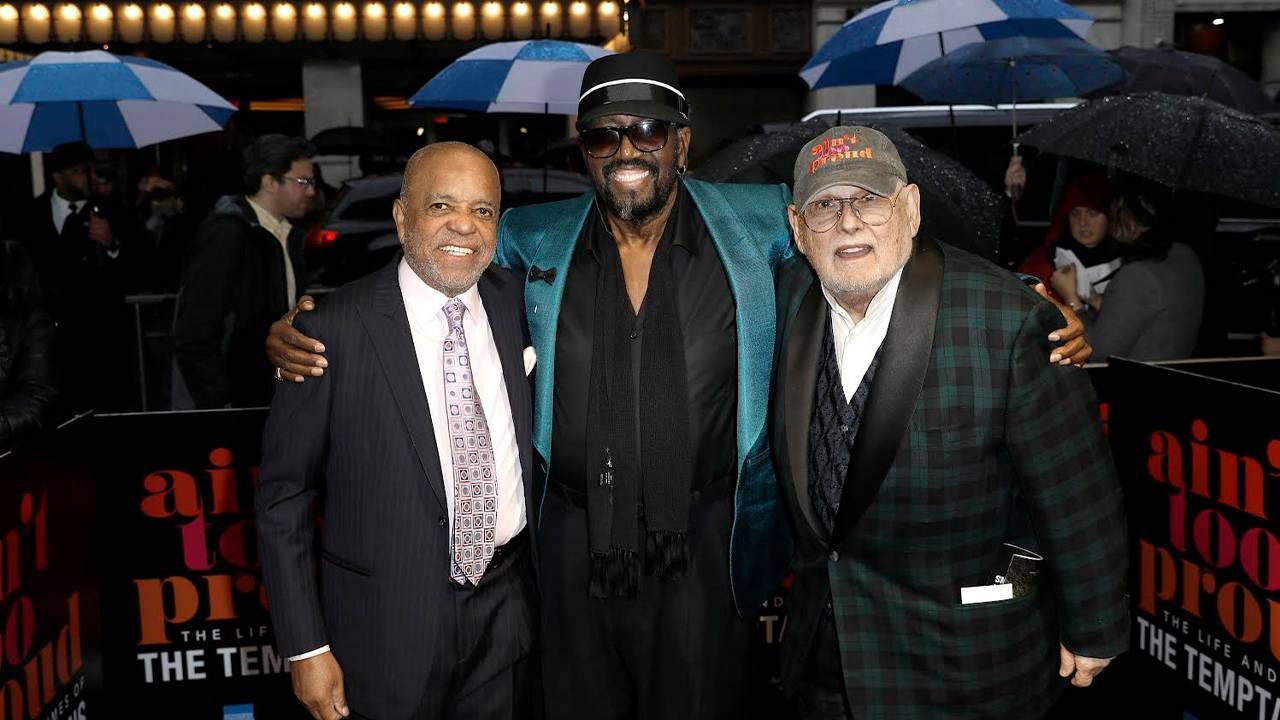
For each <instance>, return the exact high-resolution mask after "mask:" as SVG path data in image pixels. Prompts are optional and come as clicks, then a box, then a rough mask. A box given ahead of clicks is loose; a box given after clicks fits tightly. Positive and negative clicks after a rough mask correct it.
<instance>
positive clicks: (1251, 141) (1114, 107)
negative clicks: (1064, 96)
mask: <svg viewBox="0 0 1280 720" xmlns="http://www.w3.org/2000/svg"><path fill="white" fill-rule="evenodd" d="M1018 142H1020V143H1023V144H1026V145H1030V146H1032V147H1036V148H1039V149H1040V151H1041V152H1046V153H1052V154H1055V155H1064V156H1066V157H1073V158H1077V159H1080V160H1087V161H1089V162H1092V163H1096V164H1098V165H1102V166H1105V167H1107V168H1109V169H1114V170H1121V171H1124V172H1126V173H1129V174H1132V175H1136V176H1138V177H1142V178H1146V179H1148V180H1152V181H1155V182H1157V183H1161V184H1163V185H1166V186H1168V187H1171V188H1174V189H1182V190H1196V191H1200V192H1205V193H1210V194H1214V195H1222V196H1225V197H1231V198H1235V199H1238V200H1242V201H1245V202H1250V203H1254V204H1258V205H1266V206H1269V207H1280V172H1277V170H1276V169H1277V168H1280V131H1278V130H1277V129H1276V128H1274V127H1271V126H1270V125H1268V124H1267V123H1266V122H1264V121H1263V120H1260V119H1258V118H1256V117H1253V116H1252V115H1248V114H1245V113H1242V112H1240V111H1239V110H1233V109H1231V108H1229V107H1226V106H1225V105H1222V104H1220V103H1216V102H1214V101H1212V100H1206V99H1204V98H1199V97H1186V96H1181V95H1169V94H1166V93H1138V94H1134V95H1117V96H1112V97H1104V98H1098V99H1096V100H1090V101H1088V102H1086V103H1082V104H1080V105H1077V106H1076V107H1074V108H1072V109H1070V110H1067V111H1065V112H1063V113H1061V114H1059V115H1058V116H1057V117H1054V118H1053V119H1051V120H1049V121H1047V122H1044V123H1041V124H1040V125H1038V126H1036V127H1035V128H1033V129H1032V130H1030V131H1028V132H1026V133H1023V134H1022V135H1020V136H1019V137H1018Z"/></svg>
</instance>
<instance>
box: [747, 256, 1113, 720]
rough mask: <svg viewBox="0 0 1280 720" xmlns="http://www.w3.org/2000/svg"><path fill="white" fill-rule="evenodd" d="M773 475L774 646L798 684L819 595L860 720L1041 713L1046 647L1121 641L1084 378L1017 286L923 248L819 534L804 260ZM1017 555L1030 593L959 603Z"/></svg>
mask: <svg viewBox="0 0 1280 720" xmlns="http://www.w3.org/2000/svg"><path fill="white" fill-rule="evenodd" d="M777 306H778V310H779V325H778V327H779V345H778V350H779V357H778V359H777V361H776V362H775V367H776V368H777V369H778V370H777V372H778V375H777V380H776V382H775V384H774V391H773V396H772V400H771V423H772V440H773V443H772V444H773V449H774V458H775V463H774V464H775V466H776V467H777V468H778V474H779V477H780V480H781V483H782V486H783V497H784V502H785V504H786V506H787V508H788V512H789V516H790V519H791V522H792V524H793V526H794V529H795V533H796V538H797V552H796V557H795V559H794V563H793V570H794V573H795V582H794V585H793V586H792V590H791V595H790V598H789V601H788V606H789V607H788V618H789V619H788V626H787V630H786V634H785V636H784V639H783V651H782V653H783V681H784V684H785V686H786V687H788V688H792V689H793V688H795V686H796V683H797V681H798V680H799V679H800V677H801V673H802V672H803V669H804V663H805V660H806V658H807V657H808V653H809V649H810V644H811V641H812V638H813V636H814V631H815V629H816V628H817V623H818V621H819V619H820V617H821V615H822V612H823V606H824V605H825V603H826V601H827V599H828V597H830V599H831V602H832V604H833V608H834V611H835V618H836V628H837V634H838V636H839V644H840V653H841V659H842V663H843V671H844V677H845V688H846V692H847V695H848V698H849V702H850V707H851V708H852V710H853V714H854V716H855V717H857V718H859V720H870V719H873V718H1011V719H1012V718H1019V719H1025V718H1034V717H1039V716H1040V715H1041V714H1043V713H1044V712H1045V711H1046V709H1047V708H1048V706H1049V705H1050V704H1051V703H1052V702H1053V701H1054V699H1055V698H1056V696H1057V692H1058V690H1059V689H1060V688H1061V687H1063V685H1064V681H1062V680H1061V679H1060V678H1058V677H1057V668H1058V651H1057V646H1058V642H1059V641H1060V640H1061V641H1062V642H1063V643H1064V644H1065V645H1066V646H1067V647H1068V648H1069V649H1071V650H1073V651H1074V652H1076V653H1077V654H1080V655H1085V656H1090V657H1111V656H1114V655H1117V654H1119V653H1120V652H1122V651H1123V650H1125V649H1126V648H1127V647H1128V631H1129V620H1128V614H1127V604H1126V601H1125V590H1126V564H1127V545H1126V535H1125V529H1124V528H1125V524H1124V511H1123V506H1122V502H1121V495H1120V488H1119V484H1118V481H1117V478H1116V474H1115V468H1114V466H1113V464H1112V460H1111V455H1110V452H1109V450H1108V447H1107V444H1106V441H1105V438H1104V437H1103V435H1102V428H1101V425H1100V423H1099V421H1098V416H1097V400H1096V398H1095V396H1094V393H1093V390H1092V387H1091V385H1090V384H1089V380H1088V378H1087V377H1086V375H1085V373H1084V372H1083V371H1082V370H1079V369H1077V368H1071V367H1061V366H1057V365H1050V364H1049V362H1048V360H1047V359H1048V356H1049V352H1050V349H1049V345H1048V340H1047V335H1048V334H1049V333H1050V332H1051V331H1052V330H1053V329H1054V328H1057V327H1059V326H1061V325H1062V320H1061V316H1060V315H1059V313H1058V311H1057V310H1056V309H1055V308H1054V307H1053V306H1052V305H1050V304H1048V303H1046V302H1043V301H1042V300H1040V299H1039V298H1038V297H1037V296H1036V295H1035V293H1033V292H1032V291H1031V290H1029V289H1028V288H1026V287H1025V286H1023V285H1022V284H1021V283H1020V282H1019V281H1018V280H1017V279H1016V278H1015V277H1014V276H1013V275H1012V274H1010V273H1007V272H1005V271H1003V270H1001V269H999V268H997V267H996V266H994V265H992V264H990V263H988V262H986V261H985V260H981V259H979V258H977V257H976V256H974V255H971V254H969V253H966V252H964V251H961V250H958V249H955V248H952V247H949V246H939V245H938V244H936V243H934V242H932V241H928V240H923V241H922V240H921V239H917V242H916V249H915V251H914V253H913V256H912V258H911V259H910V260H909V261H908V263H907V266H906V268H905V270H904V272H903V277H902V282H901V284H900V286H899V289H898V295H897V298H896V301H895V304H894V309H893V316H892V320H891V321H890V327H889V333H888V336H887V337H886V339H885V345H884V347H883V348H882V350H881V352H882V356H881V360H880V366H879V371H878V372H877V373H876V376H875V379H874V380H873V384H872V386H871V394H870V398H869V400H868V403H867V407H866V410H865V412H864V415H863V419H862V423H861V426H860V430H859V433H858V436H857V438H856V439H855V443H854V448H853V457H852V459H851V462H850V468H849V475H848V478H847V480H846V482H845V486H844V491H843V492H844V494H843V496H842V499H841V503H840V508H839V512H838V514H837V517H836V522H835V529H834V532H832V533H831V534H830V535H828V534H827V533H826V532H825V530H822V529H821V528H822V526H821V525H820V524H819V523H818V522H816V520H815V518H814V513H813V510H812V504H811V502H810V497H809V488H808V482H809V478H808V470H807V468H808V465H807V454H808V447H807V438H808V430H809V423H810V415H811V413H812V407H813V394H814V378H815V376H816V373H817V358H818V351H819V348H820V346H821V341H822V333H823V332H824V329H825V327H826V318H827V313H828V309H827V304H826V302H825V300H824V298H823V295H822V292H821V290H820V287H819V285H818V282H817V278H816V276H815V275H814V274H813V271H812V270H811V269H810V268H809V266H808V265H807V263H805V261H804V259H803V258H802V257H798V256H797V257H796V258H794V259H792V260H791V261H789V262H788V265H787V266H786V267H785V268H784V269H783V271H782V273H781V274H780V276H779V285H778V300H777ZM1004 542H1012V543H1015V544H1018V545H1021V546H1023V547H1028V548H1031V549H1035V550H1038V551H1039V552H1040V553H1041V554H1042V555H1044V556H1045V558H1046V559H1045V562H1044V568H1043V570H1042V572H1041V576H1040V578H1039V580H1040V582H1038V583H1037V587H1036V590H1035V591H1034V592H1033V593H1031V594H1029V595H1026V596H1023V597H1019V598H1015V599H1013V600H1009V601H1003V602H994V603H988V604H979V605H961V604H960V597H959V588H961V587H964V586H971V585H986V584H989V583H990V582H991V577H992V574H993V573H994V572H996V571H1003V570H1004V569H1005V566H1006V565H1007V564H1008V560H1009V552H1008V550H1007V549H1006V548H1003V547H1002V543H1004Z"/></svg>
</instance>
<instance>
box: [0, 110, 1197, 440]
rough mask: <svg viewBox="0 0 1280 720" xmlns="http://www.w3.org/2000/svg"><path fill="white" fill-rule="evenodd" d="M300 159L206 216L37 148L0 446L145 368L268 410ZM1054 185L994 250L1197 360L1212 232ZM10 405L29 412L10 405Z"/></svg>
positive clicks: (1091, 178)
mask: <svg viewBox="0 0 1280 720" xmlns="http://www.w3.org/2000/svg"><path fill="white" fill-rule="evenodd" d="M491 147H492V143H490V144H489V148H491ZM489 148H486V147H485V146H484V145H483V144H482V145H481V149H482V150H486V149H489ZM315 154H316V150H315V148H314V147H311V146H310V145H309V144H307V142H306V141H305V140H303V139H300V138H288V137H285V136H281V135H268V136H264V137H262V138H260V139H259V140H258V141H257V142H255V143H253V144H252V145H250V146H249V148H248V150H247V151H246V153H245V157H244V158H243V163H241V168H242V170H243V173H242V175H241V177H243V178H245V182H244V187H243V189H242V192H241V194H239V195H233V196H226V197H222V198H221V199H220V200H218V201H217V203H216V204H214V205H213V206H212V208H210V207H209V205H208V203H194V202H193V203H189V202H187V201H186V200H185V198H186V197H188V196H187V195H184V193H183V192H182V188H180V187H179V184H178V183H177V182H175V180H174V179H172V178H170V177H167V176H166V175H165V173H164V172H162V171H161V170H160V169H159V168H154V167H153V168H148V169H146V170H144V171H143V172H142V173H141V177H140V178H139V179H138V180H137V182H136V183H135V182H133V181H132V178H126V177H124V176H123V174H122V173H121V172H120V165H119V164H118V163H117V164H111V163H110V162H104V160H106V159H108V158H109V157H110V155H109V154H108V153H104V152H98V153H96V154H95V152H94V151H92V150H90V148H89V147H88V146H86V145H84V144H80V143H73V144H67V145H63V146H60V147H58V148H57V149H55V150H54V151H52V152H50V153H46V155H45V170H46V174H47V188H48V189H47V190H45V192H44V193H43V194H41V195H40V196H39V197H36V198H35V199H34V200H32V201H31V202H30V203H29V204H28V205H26V206H25V207H24V208H22V209H21V210H20V211H18V212H14V213H11V216H10V217H5V218H3V221H4V222H3V225H0V237H3V238H4V239H5V240H7V241H8V242H7V243H6V245H5V252H4V262H3V265H2V266H0V267H3V268H4V275H5V287H4V288H3V295H0V300H2V302H0V314H2V316H3V317H2V320H3V326H4V328H6V331H5V334H4V335H3V336H0V402H3V408H4V410H3V413H4V415H3V417H0V438H5V437H10V438H12V437H20V436H21V435H23V434H24V433H25V429H24V428H27V427H30V426H31V424H32V422H33V421H34V419H35V418H38V417H40V416H42V414H44V413H51V412H53V410H52V408H54V407H57V408H59V409H60V412H62V413H64V414H70V413H72V412H74V411H77V410H81V411H83V410H90V409H93V410H96V411H99V412H102V411H118V410H138V409H141V407H139V396H140V395H144V394H145V388H143V387H142V384H143V383H145V382H147V381H148V378H147V373H156V374H157V377H156V378H153V379H151V381H150V382H151V383H152V386H153V387H152V388H151V392H152V393H157V390H156V387H155V386H156V385H162V386H163V391H160V392H159V393H158V394H159V396H160V397H162V398H163V405H164V407H163V408H161V409H168V408H170V407H172V408H215V407H224V406H228V405H231V406H247V405H263V404H266V402H267V401H268V400H269V397H270V392H271V385H270V380H271V377H270V369H269V367H268V366H267V365H265V362H264V360H263V357H262V352H261V337H262V336H263V334H264V331H265V328H266V327H267V325H268V324H269V321H270V319H272V318H275V317H278V316H279V315H280V314H281V313H282V311H283V308H287V307H290V306H292V304H293V302H294V300H295V299H296V298H297V297H298V296H299V295H300V294H301V293H302V292H303V291H304V290H305V289H306V288H307V287H308V286H309V285H310V283H309V279H310V278H309V276H308V274H307V270H306V253H305V252H304V242H303V235H304V233H305V231H306V229H307V228H309V227H316V226H318V225H319V223H321V222H323V220H324V218H325V216H326V212H327V210H328V209H329V208H330V207H331V206H332V204H333V201H334V198H335V196H336V195H337V192H336V190H335V189H334V188H332V187H330V186H327V185H326V184H325V183H324V181H323V178H322V177H321V176H320V167H319V165H318V164H315V163H313V162H312V158H313V156H314V155H315ZM487 154H490V155H491V157H492V156H493V152H490V153H487ZM264 169H265V171H266V176H267V177H268V178H272V179H273V180H272V181H271V182H268V183H266V184H262V185H261V186H260V185H259V184H257V182H256V180H255V179H254V178H256V177H260V176H261V173H260V172H259V171H262V170H264ZM1025 182H1026V175H1025V171H1024V170H1023V168H1022V166H1021V159H1020V158H1019V159H1018V161H1017V162H1015V163H1012V164H1011V165H1010V167H1009V172H1008V173H1007V175H1006V186H1007V187H1006V189H1007V191H1009V194H1010V195H1011V196H1014V195H1017V194H1019V191H1020V189H1021V185H1022V184H1023V183H1025ZM1062 185H1063V187H1062V189H1061V191H1060V192H1058V193H1056V195H1057V196H1058V197H1059V198H1060V199H1059V200H1058V202H1057V204H1056V210H1055V212H1054V213H1053V215H1052V217H1051V222H1050V225H1049V229H1048V232H1047V233H1046V235H1045V237H1044V242H1043V244H1041V245H1040V246H1038V247H1036V248H1034V249H1033V250H1032V251H1031V252H1030V253H1029V254H1027V256H1026V257H1025V258H1021V259H1019V258H1001V259H1002V260H1003V261H1005V262H1006V263H1009V264H1011V265H1017V267H1018V269H1020V270H1021V271H1022V272H1024V273H1027V274H1030V275H1034V276H1036V277H1038V278H1040V279H1041V280H1043V281H1045V282H1046V284H1047V285H1049V286H1050V287H1051V288H1052V289H1053V292H1054V293H1055V294H1056V295H1057V296H1058V297H1059V298H1060V299H1061V300H1063V301H1064V302H1066V303H1068V304H1070V305H1071V306H1072V307H1073V308H1075V309H1077V311H1078V312H1079V313H1080V315H1081V316H1082V318H1083V319H1084V320H1085V322H1086V325H1087V328H1088V329H1087V333H1088V339H1089V341H1090V343H1091V344H1092V345H1093V346H1094V348H1095V349H1096V355H1095V359H1098V360H1102V359H1105V358H1107V357H1109V356H1112V355H1119V356H1126V357H1133V358H1136V359H1140V360H1168V359H1176V358H1185V357H1189V356H1191V355H1192V354H1193V353H1195V352H1196V347H1197V338H1198V336H1199V331H1200V327H1201V320H1202V316H1203V312H1204V302H1205V277H1204V271H1203V269H1202V266H1201V262H1200V260H1199V259H1198V258H1197V250H1202V249H1203V248H1204V247H1205V246H1206V245H1207V243H1208V241H1209V239H1210V238H1209V237H1208V236H1205V237H1190V236H1189V235H1191V234H1193V233H1195V232H1196V231H1195V230H1192V228H1202V229H1204V228H1211V227H1212V225H1211V224H1209V223H1208V221H1206V222H1202V223H1188V222H1186V212H1185V208H1183V207H1180V206H1178V205H1175V203H1174V199H1173V198H1172V197H1171V196H1170V195H1169V193H1168V192H1167V191H1162V190H1161V189H1159V188H1152V187H1147V186H1139V185H1138V184H1136V183H1134V182H1129V181H1126V180H1125V179H1123V178H1116V177H1114V176H1110V177H1109V176H1108V175H1106V174H1104V172H1103V169H1101V168H1077V172H1075V174H1074V176H1073V177H1071V178H1070V180H1069V181H1067V182H1065V183H1063V184H1062ZM209 202H212V200H210V201H209ZM1012 202H1016V199H1015V200H1013V201H1012ZM193 206H194V207H193ZM1207 232H1209V231H1207V230H1202V231H1201V232H1200V234H1202V235H1205V234H1206V233H1207ZM18 276H23V277H24V278H26V279H19V278H18ZM27 276H29V277H27ZM15 283H20V285H15ZM138 293H148V294H161V295H163V296H164V298H163V302H165V303H168V304H167V305H165V306H164V307H165V308H166V312H171V315H165V316H164V317H165V319H164V320H163V321H162V322H163V323H165V324H168V323H170V322H171V325H170V326H169V327H166V328H164V329H165V330H171V331H172V334H171V335H170V336H169V337H168V338H166V339H167V340H169V341H170V342H171V345H168V347H167V348H166V352H168V349H170V348H171V351H172V352H171V355H168V356H166V358H165V361H164V362H154V361H153V362H151V363H150V365H149V367H147V368H146V372H140V368H139V364H140V362H141V360H140V358H142V357H143V356H144V350H143V347H142V345H143V337H142V335H143V333H144V330H143V327H142V323H141V322H140V321H139V318H140V317H141V314H140V313H138V311H137V308H135V307H134V306H132V305H131V304H130V303H129V302H128V301H127V300H126V297H127V296H129V295H134V294H138ZM169 318H172V320H170V319H169ZM54 327H56V330H52V328H54ZM152 334H153V335H155V334H156V333H152ZM160 334H163V333H160ZM51 335H52V337H50V336H51ZM90 349H92V356H93V358H94V359H93V360H92V362H86V361H85V358H86V356H87V355H88V351H89V350H90ZM24 358H25V359H24ZM170 358H171V359H170ZM161 370H163V372H161ZM24 383H34V384H33V385H24ZM54 387H57V388H58V395H59V397H60V398H61V400H60V402H58V403H54V402H53V399H52V398H53V394H54V393H53V388H54ZM11 397H12V398H18V399H24V398H26V399H29V404H30V405H31V406H32V407H38V408H41V409H39V410H34V411H32V412H31V413H24V412H20V411H17V410H12V409H10V408H11V403H10V398H11ZM14 402H18V400H14ZM27 403H28V401H27V400H22V403H19V404H27ZM152 409H155V408H152ZM4 444H5V443H4V441H3V440H0V447H3V445H4Z"/></svg>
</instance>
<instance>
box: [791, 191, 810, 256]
mask: <svg viewBox="0 0 1280 720" xmlns="http://www.w3.org/2000/svg"><path fill="white" fill-rule="evenodd" d="M803 222H804V221H803V220H802V219H801V218H800V210H799V208H797V207H796V206H795V205H794V204H791V205H788V206H787V223H789V224H790V225H791V238H792V240H794V241H795V243H796V249H798V250H799V251H800V254H801V255H804V256H805V257H809V247H808V246H809V243H808V238H806V237H805V234H804V229H803V228H802V227H801V223H803Z"/></svg>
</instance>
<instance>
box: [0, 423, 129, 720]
mask: <svg viewBox="0 0 1280 720" xmlns="http://www.w3.org/2000/svg"><path fill="white" fill-rule="evenodd" d="M84 425H85V423H84V421H83V420H79V421H76V422H72V423H69V424H67V425H66V426H64V427H63V428H62V429H61V430H58V431H56V432H52V433H50V434H49V437H48V438H46V439H45V441H44V442H42V443H40V444H39V445H36V446H34V447H26V448H23V449H22V450H21V451H18V452H14V453H10V454H8V455H0V720H28V719H30V720H95V719H96V718H105V717H108V716H107V715H106V714H104V712H103V706H102V698H101V688H102V654H101V649H100V637H101V635H100V627H101V625H100V616H99V613H98V593H97V579H96V577H95V567H96V565H97V562H98V560H99V559H100V555H99V553H98V549H97V548H96V547H95V545H94V542H93V538H94V536H95V534H96V532H97V529H96V527H95V508H94V499H95V497H94V483H93V476H92V474H91V473H90V472H89V469H88V467H87V465H86V464H84V463H87V462H88V461H89V460H90V458H88V457H87V456H86V455H85V454H82V453H77V452H75V451H74V449H75V448H79V447H83V443H84V430H85V427H84Z"/></svg>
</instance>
